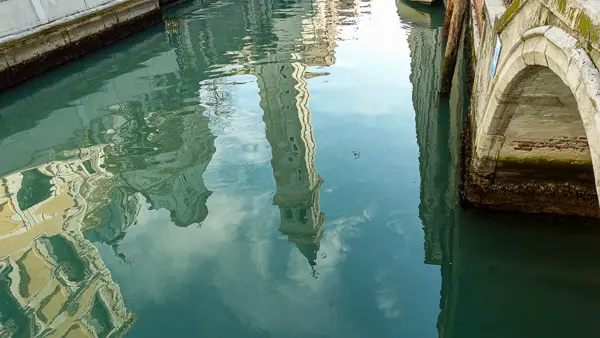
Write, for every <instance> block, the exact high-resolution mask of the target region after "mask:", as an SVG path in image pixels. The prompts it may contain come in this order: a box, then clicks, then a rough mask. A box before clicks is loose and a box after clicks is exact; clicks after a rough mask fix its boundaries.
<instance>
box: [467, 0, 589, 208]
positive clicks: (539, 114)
mask: <svg viewBox="0 0 600 338" xmlns="http://www.w3.org/2000/svg"><path fill="white" fill-rule="evenodd" d="M470 14H471V15H470V16H469V17H470V18H471V20H470V23H471V25H470V33H471V34H470V39H471V46H473V48H472V49H473V61H474V62H473V67H474V69H475V72H474V79H473V81H474V83H473V92H472V103H471V110H470V119H469V120H470V123H469V125H470V130H469V133H468V137H467V138H466V140H465V141H466V142H470V147H467V148H468V149H469V150H468V151H467V152H466V153H467V154H466V155H467V156H466V158H467V161H468V162H467V165H466V169H467V170H466V171H465V172H466V173H465V181H464V183H465V184H464V193H465V198H466V199H467V200H468V201H470V202H471V203H473V204H475V205H477V206H481V207H489V208H497V209H503V210H515V211H525V212H542V213H556V214H574V215H584V216H593V217H598V216H600V211H599V210H600V208H599V203H598V197H597V196H598V194H597V191H598V190H599V189H600V129H599V128H600V75H599V73H598V66H599V65H600V1H597V0H513V1H512V2H511V1H507V0H474V1H473V3H472V8H471V13H470ZM467 144H469V143H467Z"/></svg>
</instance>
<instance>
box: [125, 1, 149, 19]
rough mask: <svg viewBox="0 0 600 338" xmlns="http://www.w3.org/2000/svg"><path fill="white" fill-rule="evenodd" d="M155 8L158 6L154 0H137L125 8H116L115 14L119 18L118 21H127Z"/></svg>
mask: <svg viewBox="0 0 600 338" xmlns="http://www.w3.org/2000/svg"><path fill="white" fill-rule="evenodd" d="M156 8H158V5H157V4H156V2H150V1H139V2H137V3H132V4H131V5H130V6H127V7H125V8H119V10H117V16H118V18H119V22H127V21H129V20H132V19H135V18H137V17H139V16H141V15H143V14H144V13H148V12H151V11H152V10H154V9H156Z"/></svg>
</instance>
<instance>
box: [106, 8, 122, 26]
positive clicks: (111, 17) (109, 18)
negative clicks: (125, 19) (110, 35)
mask: <svg viewBox="0 0 600 338" xmlns="http://www.w3.org/2000/svg"><path fill="white" fill-rule="evenodd" d="M102 21H104V28H106V29H109V28H111V27H112V26H114V25H117V24H119V17H118V16H117V12H116V11H114V10H111V11H105V12H104V13H102Z"/></svg>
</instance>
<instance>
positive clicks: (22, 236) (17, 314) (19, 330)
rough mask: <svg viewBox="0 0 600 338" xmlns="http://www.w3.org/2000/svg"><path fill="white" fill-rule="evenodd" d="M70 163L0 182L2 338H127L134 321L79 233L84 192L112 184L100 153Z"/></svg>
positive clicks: (94, 252) (93, 250) (80, 153)
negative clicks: (103, 182)
mask: <svg viewBox="0 0 600 338" xmlns="http://www.w3.org/2000/svg"><path fill="white" fill-rule="evenodd" d="M70 155H71V154H68V153H63V154H58V156H57V157H59V158H60V157H72V156H70ZM73 157H74V158H71V159H68V160H65V161H55V162H51V163H49V164H46V165H44V166H40V167H38V168H33V169H29V170H25V171H22V172H18V173H14V174H11V175H9V176H6V177H5V178H3V179H2V181H0V182H2V185H0V299H1V300H2V304H0V306H1V308H0V336H1V337H5V336H40V337H42V336H43V337H98V336H102V337H105V336H108V335H111V336H122V335H124V334H125V333H126V332H127V331H128V330H129V328H130V327H131V324H132V322H133V320H134V317H133V315H132V314H131V313H129V312H127V310H126V309H125V306H124V303H123V300H122V298H121V293H120V290H119V287H118V286H117V285H116V284H115V283H114V282H113V281H112V278H111V275H110V272H109V271H108V269H107V268H106V267H105V266H104V263H103V262H102V260H101V258H100V255H99V253H98V251H97V249H96V248H95V247H94V246H93V245H92V244H91V243H90V242H89V241H87V240H86V239H84V238H83V235H82V232H81V220H82V219H83V217H84V215H85V212H86V210H87V204H86V199H85V198H84V197H83V196H82V195H81V192H84V191H86V189H87V188H86V186H89V184H90V183H99V182H100V181H98V180H103V179H105V178H106V177H108V176H109V174H107V173H106V172H105V171H104V170H103V168H102V167H103V166H102V158H103V154H102V148H101V147H96V148H94V147H92V148H88V149H83V150H79V151H78V152H77V156H73Z"/></svg>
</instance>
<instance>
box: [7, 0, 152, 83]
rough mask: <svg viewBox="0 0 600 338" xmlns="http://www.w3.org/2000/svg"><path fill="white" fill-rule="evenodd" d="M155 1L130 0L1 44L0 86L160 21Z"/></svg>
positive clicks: (33, 74) (55, 65) (19, 80)
mask: <svg viewBox="0 0 600 338" xmlns="http://www.w3.org/2000/svg"><path fill="white" fill-rule="evenodd" d="M161 18H162V12H161V10H160V8H159V6H158V2H156V1H149V0H131V1H127V2H124V3H120V4H119V5H116V6H112V7H109V8H106V9H103V10H100V11H96V12H94V13H92V14H89V15H87V16H83V17H78V18H77V19H74V20H72V21H69V22H66V23H63V24H60V25H55V26H52V27H49V28H47V29H45V30H42V31H39V32H36V33H33V34H31V35H28V36H25V37H22V38H20V39H17V40H12V41H9V42H6V43H3V44H0V90H3V89H6V88H10V87H13V86H15V85H17V84H19V83H21V82H23V81H25V80H27V79H29V78H32V77H35V76H37V75H40V74H42V73H44V72H46V71H47V70H49V69H52V68H55V67H57V66H59V65H61V64H64V63H66V62H68V61H71V60H74V59H77V58H79V57H81V56H83V55H86V54H88V53H90V52H92V51H94V50H97V49H99V48H101V47H103V46H106V45H108V44H111V43H113V42H116V41H118V40H121V39H123V38H125V37H127V36H129V35H131V34H133V33H136V32H138V31H140V30H143V29H145V28H148V27H149V26H151V25H153V24H155V23H157V22H159V21H160V20H161Z"/></svg>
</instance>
